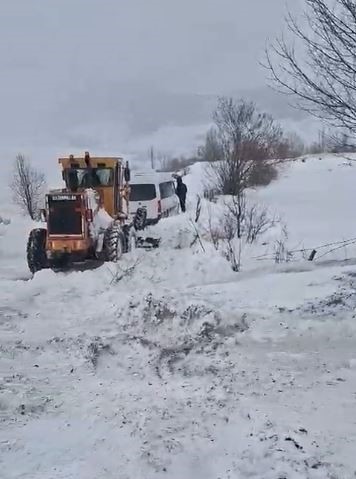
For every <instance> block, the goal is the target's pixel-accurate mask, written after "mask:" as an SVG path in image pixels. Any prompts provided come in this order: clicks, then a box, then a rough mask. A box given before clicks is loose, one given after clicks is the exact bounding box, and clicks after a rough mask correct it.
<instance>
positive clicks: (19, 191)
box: [10, 154, 46, 220]
mask: <svg viewBox="0 0 356 479" xmlns="http://www.w3.org/2000/svg"><path fill="white" fill-rule="evenodd" d="M45 184H46V182H45V175H44V174H43V173H42V172H40V171H38V170H37V169H36V168H34V167H33V166H32V165H31V163H30V162H29V160H27V159H26V158H25V157H24V156H23V155H21V154H19V155H17V157H16V160H15V163H14V172H13V177H12V180H11V183H10V187H11V189H12V193H13V201H14V203H16V204H17V205H18V206H20V208H21V209H22V210H23V211H24V212H25V213H26V214H28V215H29V216H30V217H31V218H32V219H33V220H37V219H38V218H39V212H40V208H41V203H42V201H43V195H44V192H45V191H44V190H45Z"/></svg>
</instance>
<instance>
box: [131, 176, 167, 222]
mask: <svg viewBox="0 0 356 479" xmlns="http://www.w3.org/2000/svg"><path fill="white" fill-rule="evenodd" d="M140 207H145V208H146V210H147V220H152V221H157V220H158V219H159V216H160V211H159V198H158V195H157V189H156V185H155V184H154V183H131V184H130V214H135V213H136V211H137V208H140Z"/></svg>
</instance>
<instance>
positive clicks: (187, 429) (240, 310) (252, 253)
mask: <svg viewBox="0 0 356 479" xmlns="http://www.w3.org/2000/svg"><path fill="white" fill-rule="evenodd" d="M353 165H354V166H353ZM202 176H203V166H202V165H199V164H198V165H195V166H194V167H192V170H191V174H190V175H189V176H188V177H187V179H186V181H187V184H188V187H189V192H190V198H189V203H190V205H189V206H190V208H189V211H188V213H187V214H185V215H180V216H177V217H173V218H169V219H167V220H163V221H162V222H161V223H160V224H158V225H157V226H156V227H155V228H152V233H153V234H157V235H160V236H162V245H161V247H160V248H159V249H158V250H153V251H150V252H144V251H142V250H137V251H135V252H133V253H132V254H130V255H127V256H126V257H125V259H124V260H123V261H122V262H121V263H120V264H119V265H113V264H111V265H104V266H102V267H100V268H98V269H96V270H90V271H82V272H80V271H74V272H71V273H54V272H52V271H42V272H40V273H38V274H36V275H35V277H34V278H33V279H31V277H30V274H29V273H28V271H27V267H26V263H25V256H24V248H25V241H26V238H25V236H26V235H27V231H28V230H29V229H30V228H31V224H30V222H27V221H25V220H24V219H23V218H21V217H20V216H18V215H16V214H15V213H14V212H13V210H12V209H10V208H5V207H4V208H3V209H1V210H0V216H1V217H3V218H7V219H10V220H11V223H10V224H5V223H8V222H7V221H6V222H1V224H0V291H1V293H0V294H1V299H0V335H1V343H0V477H1V478H4V479H5V478H6V479H10V478H11V479H19V478H26V479H45V478H46V479H74V478H83V479H99V478H100V479H101V478H103V479H104V478H105V479H106V478H112V479H132V478H135V479H151V478H160V477H167V478H170V479H171V478H172V479H183V478H186V479H188V478H189V479H190V478H191V479H193V478H194V479H200V478H201V479H218V478H221V479H228V478H231V479H232V478H248V477H251V478H261V479H269V478H270V479H282V478H288V479H305V478H311V479H314V478H320V479H324V478H334V479H336V478H338V479H341V478H345V479H346V478H347V479H349V478H351V477H353V475H354V473H355V471H356V460H355V454H354V453H355V450H356V449H355V448H356V350H355V339H356V320H355V315H356V313H355V311H356V309H355V308H356V294H355V293H356V261H355V258H356V252H355V250H353V245H351V246H348V247H347V248H346V249H345V248H341V249H339V250H336V251H334V252H333V253H331V254H329V255H327V256H325V257H321V256H322V251H324V250H323V249H322V250H321V251H320V259H319V260H318V255H317V260H316V262H315V263H309V262H306V261H304V260H303V258H302V255H299V254H294V256H292V257H291V259H292V261H290V262H289V263H282V264H279V265H275V264H274V259H273V254H271V252H273V246H274V243H275V241H276V238H277V239H278V235H279V234H280V231H279V230H274V231H273V232H271V233H269V234H268V235H267V236H266V238H264V239H263V241H261V242H260V244H259V245H255V246H254V247H253V248H251V249H248V248H246V250H244V252H243V254H242V270H241V272H240V273H234V272H233V271H232V270H231V268H230V265H229V263H228V262H227V261H226V260H225V258H224V257H223V256H222V255H221V252H220V251H216V250H215V249H214V247H213V245H212V244H211V242H209V238H208V234H207V229H206V221H207V218H208V216H209V214H208V209H210V207H209V208H208V205H207V203H205V202H203V207H202V215H201V220H200V222H199V223H198V225H196V227H197V228H198V230H199V232H200V234H201V239H202V242H203V243H202V245H200V243H199V242H195V243H194V245H193V246H191V243H192V240H194V236H195V229H194V226H193V224H192V222H191V219H192V220H194V205H195V194H197V193H201V190H202V184H203V182H202ZM355 184H356V163H355V164H354V163H352V162H351V163H347V164H346V163H345V160H343V159H341V158H335V157H325V158H323V159H322V160H318V159H317V158H315V159H308V161H306V162H305V163H303V162H300V161H298V162H296V163H293V164H291V165H290V166H289V167H286V168H285V169H284V170H283V172H282V173H281V178H280V179H279V180H278V181H276V182H275V183H273V184H272V185H270V186H269V187H268V188H265V189H260V190H258V191H256V192H251V194H250V196H251V198H253V199H256V198H257V199H258V201H259V202H264V203H265V204H266V205H268V206H269V207H270V208H271V210H273V212H276V213H277V214H280V215H281V216H283V221H284V222H285V223H286V225H287V228H288V238H285V240H286V242H287V243H288V245H287V246H288V248H290V249H294V250H299V249H302V247H303V248H304V247H305V248H312V247H314V246H318V245H322V244H325V243H331V242H335V241H339V240H342V239H344V238H345V239H347V238H351V237H356V230H355V227H354V218H353V217H354V212H353V210H354V208H353V205H354V204H355V196H356V190H355V186H354V185H355ZM211 208H212V209H210V212H211V211H212V215H213V216H214V218H215V216H216V214H217V211H219V208H221V205H219V204H217V205H213V206H211ZM8 217H9V218H8ZM193 222H194V221H193ZM262 243H263V244H262ZM301 245H302V246H301ZM202 246H203V247H202ZM203 248H204V251H203ZM329 249H330V248H329ZM318 254H319V253H318ZM260 257H263V258H264V259H263V260H261V259H259V258H260ZM120 278H121V279H120Z"/></svg>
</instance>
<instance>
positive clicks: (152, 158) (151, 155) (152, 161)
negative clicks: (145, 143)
mask: <svg viewBox="0 0 356 479" xmlns="http://www.w3.org/2000/svg"><path fill="white" fill-rule="evenodd" d="M150 158H151V168H152V170H154V169H155V158H154V150H153V146H151V148H150Z"/></svg>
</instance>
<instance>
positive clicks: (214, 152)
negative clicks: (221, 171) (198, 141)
mask: <svg viewBox="0 0 356 479" xmlns="http://www.w3.org/2000/svg"><path fill="white" fill-rule="evenodd" d="M198 159H199V161H208V162H213V161H220V160H222V159H223V151H222V147H221V143H220V141H219V137H218V132H217V130H216V128H210V130H209V131H208V133H207V134H206V137H205V144H204V145H203V146H200V147H199V148H198Z"/></svg>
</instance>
